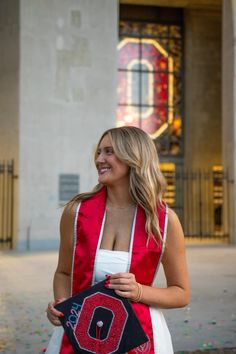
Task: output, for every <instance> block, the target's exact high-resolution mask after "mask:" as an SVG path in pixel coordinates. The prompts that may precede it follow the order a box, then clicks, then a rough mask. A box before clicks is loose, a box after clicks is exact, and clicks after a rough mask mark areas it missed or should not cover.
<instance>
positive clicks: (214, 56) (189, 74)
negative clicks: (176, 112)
mask: <svg viewBox="0 0 236 354" xmlns="http://www.w3.org/2000/svg"><path fill="white" fill-rule="evenodd" d="M184 21H185V26H184V27H185V53H184V58H185V60H184V61H185V112H184V116H185V122H184V127H185V129H184V133H185V134H184V146H185V152H184V154H185V155H184V156H185V157H184V160H185V166H186V167H188V168H197V169H198V168H199V169H211V168H212V166H213V165H218V164H221V11H220V10H207V9H185V10H184Z"/></svg>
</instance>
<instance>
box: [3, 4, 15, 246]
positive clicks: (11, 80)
mask: <svg viewBox="0 0 236 354" xmlns="http://www.w3.org/2000/svg"><path fill="white" fill-rule="evenodd" d="M19 53H20V51H19V1H18V0H2V1H0V160H5V161H6V160H10V159H13V160H14V166H15V171H14V173H15V175H18V171H19V55H20V54H19ZM1 187H2V186H1ZM14 191H15V192H14V219H15V220H14V230H13V234H14V235H15V234H16V233H17V220H18V215H17V214H18V213H17V210H18V180H17V179H15V180H14ZM0 193H2V191H0ZM1 212H2V210H1ZM13 243H14V244H15V240H13Z"/></svg>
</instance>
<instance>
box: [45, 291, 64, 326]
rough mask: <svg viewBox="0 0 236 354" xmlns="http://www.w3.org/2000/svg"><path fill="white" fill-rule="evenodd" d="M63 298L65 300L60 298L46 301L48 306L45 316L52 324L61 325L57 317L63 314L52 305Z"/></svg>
mask: <svg viewBox="0 0 236 354" xmlns="http://www.w3.org/2000/svg"><path fill="white" fill-rule="evenodd" d="M64 300H65V298H62V299H58V300H56V301H50V302H49V303H48V307H47V309H46V313H47V318H48V319H49V321H50V322H51V323H52V324H53V325H54V326H61V322H60V320H59V318H58V317H63V316H64V314H63V313H62V312H60V311H58V310H56V309H55V307H54V306H55V305H56V304H59V302H62V301H64Z"/></svg>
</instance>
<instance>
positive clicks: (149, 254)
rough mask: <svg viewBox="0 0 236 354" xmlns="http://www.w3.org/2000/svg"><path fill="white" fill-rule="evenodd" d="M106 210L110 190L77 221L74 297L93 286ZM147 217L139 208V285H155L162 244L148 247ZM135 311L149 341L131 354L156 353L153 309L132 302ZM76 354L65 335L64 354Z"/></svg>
mask: <svg viewBox="0 0 236 354" xmlns="http://www.w3.org/2000/svg"><path fill="white" fill-rule="evenodd" d="M105 207H106V188H103V189H102V190H101V191H99V192H97V193H96V194H95V195H93V196H92V197H91V198H89V199H87V200H84V201H82V202H81V204H80V206H79V209H78V213H77V216H76V220H75V245H74V257H73V265H72V295H74V294H77V293H79V292H81V291H82V290H84V289H87V288H89V287H90V286H92V285H93V274H94V262H95V257H96V252H97V247H98V245H99V238H100V237H101V235H100V233H101V228H102V222H103V219H104V214H105ZM157 214H158V220H159V225H160V230H161V235H162V238H163V237H164V228H165V220H166V207H165V206H161V207H159V208H158V211H157ZM145 222H146V216H145V212H144V210H143V209H142V208H141V207H138V208H137V214H136V220H135V226H134V237H133V244H132V249H131V251H132V256H131V264H130V269H129V272H130V273H134V274H135V277H136V280H137V282H139V283H141V284H144V285H149V286H151V285H152V283H153V280H154V277H155V274H156V271H157V269H158V266H159V263H160V260H161V255H162V253H163V246H162V244H159V245H158V244H157V243H156V242H155V240H154V239H150V241H149V242H148V244H147V233H146V231H145ZM131 304H132V306H133V309H134V311H135V313H136V315H137V317H138V319H139V321H140V323H141V325H142V327H143V329H144V331H145V333H146V335H147V336H148V337H149V342H147V343H145V344H144V345H143V346H141V347H142V348H140V347H138V348H136V349H133V350H131V351H130V352H129V354H135V353H145V354H154V342H153V331H152V322H151V316H150V310H149V306H147V305H145V304H143V303H131ZM73 353H74V351H73V349H72V347H71V345H70V343H69V340H68V338H67V336H66V335H65V334H64V336H63V339H62V345H61V350H60V354H73Z"/></svg>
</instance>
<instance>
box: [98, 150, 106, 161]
mask: <svg viewBox="0 0 236 354" xmlns="http://www.w3.org/2000/svg"><path fill="white" fill-rule="evenodd" d="M96 162H97V163H99V162H105V158H104V154H103V153H102V152H100V153H99V155H98V156H97V158H96Z"/></svg>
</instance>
